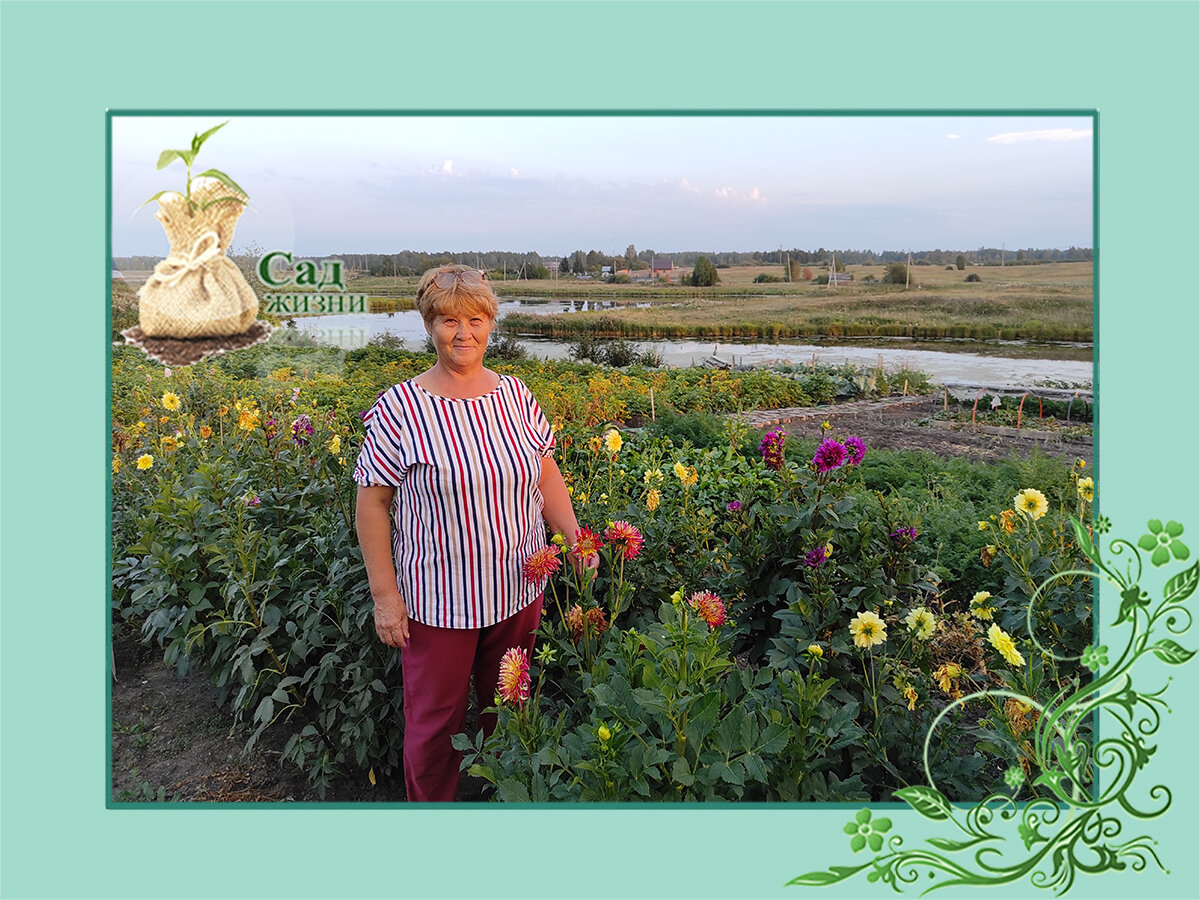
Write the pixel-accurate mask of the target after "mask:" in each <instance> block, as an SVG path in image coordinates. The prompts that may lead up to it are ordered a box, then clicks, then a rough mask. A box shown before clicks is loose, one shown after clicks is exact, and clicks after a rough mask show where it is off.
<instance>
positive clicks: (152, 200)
mask: <svg viewBox="0 0 1200 900" xmlns="http://www.w3.org/2000/svg"><path fill="white" fill-rule="evenodd" d="M173 193H174V191H159V192H158V193H157V194H155V195H154V196H153V197H151V198H150V199H149V200H147V201H146V203H153V202H154V201H155V200H157V199H158V198H159V197H161V196H162V195H163V194H173ZM146 203H143V204H142V206H145V205H146ZM142 206H139V207H138V209H141V208H142Z"/></svg>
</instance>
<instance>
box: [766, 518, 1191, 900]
mask: <svg viewBox="0 0 1200 900" xmlns="http://www.w3.org/2000/svg"><path fill="white" fill-rule="evenodd" d="M1106 524H1107V523H1106ZM1072 527H1073V528H1074V529H1075V534H1076V535H1077V536H1078V537H1079V544H1080V548H1081V549H1082V550H1083V552H1084V554H1085V555H1086V556H1087V557H1088V559H1089V561H1090V562H1091V563H1092V565H1093V566H1094V568H1093V569H1092V570H1091V572H1087V571H1082V570H1071V571H1068V572H1059V573H1055V574H1054V575H1051V576H1050V579H1049V580H1047V581H1046V582H1044V583H1043V584H1042V587H1041V588H1039V589H1038V592H1040V591H1041V590H1042V589H1043V588H1045V587H1046V585H1048V584H1050V583H1052V582H1053V581H1054V580H1055V579H1056V578H1061V577H1067V576H1075V575H1090V576H1091V577H1094V578H1097V579H1102V580H1103V581H1104V582H1106V583H1107V584H1108V585H1110V586H1111V587H1112V588H1114V589H1115V590H1116V592H1117V593H1118V594H1119V595H1120V597H1121V608H1120V612H1119V614H1118V616H1117V620H1116V621H1115V622H1113V623H1112V625H1111V626H1110V627H1111V628H1114V629H1116V628H1123V629H1125V635H1124V637H1123V638H1122V639H1121V640H1122V641H1123V645H1121V646H1118V647H1117V649H1116V651H1115V652H1114V653H1113V654H1112V655H1113V657H1114V658H1115V659H1116V663H1115V664H1114V665H1112V666H1110V665H1109V648H1108V646H1107V645H1103V644H1098V645H1094V646H1090V647H1088V648H1086V649H1085V650H1084V651H1083V653H1082V654H1081V656H1080V657H1079V658H1080V661H1081V662H1082V663H1083V665H1084V666H1086V667H1087V668H1088V669H1090V670H1091V671H1092V673H1093V675H1092V677H1091V678H1090V679H1088V680H1087V682H1086V683H1084V684H1080V685H1078V687H1077V688H1076V689H1075V690H1074V691H1073V692H1064V693H1063V694H1060V695H1059V696H1057V697H1055V698H1054V699H1053V700H1052V701H1050V702H1049V703H1048V704H1046V705H1045V706H1039V709H1040V710H1041V714H1040V715H1039V716H1038V718H1037V723H1036V725H1035V726H1034V732H1033V733H1032V735H1031V737H1030V738H1029V740H1030V748H1031V749H1032V758H1031V759H1030V764H1031V771H1030V775H1029V777H1028V784H1029V786H1030V788H1031V790H1032V791H1033V792H1034V794H1035V799H1033V800H1031V801H1030V802H1028V803H1023V804H1020V805H1018V804H1017V802H1016V796H1015V794H1005V793H1002V792H996V793H993V794H992V795H991V796H989V797H986V798H984V799H983V800H982V801H981V802H980V803H979V804H978V805H976V806H975V807H973V808H971V809H968V810H962V809H956V808H955V806H954V804H952V803H951V801H950V798H948V797H947V796H946V795H945V794H943V793H942V792H941V791H940V790H938V788H937V786H936V784H935V783H934V778H933V775H932V774H931V773H930V769H929V744H930V739H931V738H932V736H933V734H934V730H935V729H936V728H937V726H938V723H939V722H940V721H941V720H942V718H944V717H945V716H946V714H947V713H949V712H951V710H952V709H953V708H954V707H956V706H958V705H961V704H964V703H967V702H969V701H971V700H973V699H977V698H980V697H989V696H991V697H994V698H996V699H999V698H1001V697H1008V698H1011V699H1014V700H1016V701H1018V702H1020V703H1024V704H1027V705H1032V704H1036V701H1035V700H1033V699H1032V698H1030V697H1027V696H1025V695H1023V694H1019V693H1016V692H1013V691H1007V690H997V689H994V688H987V687H985V688H983V689H982V690H979V691H976V692H974V693H971V694H968V695H966V696H964V697H960V698H958V699H957V700H955V701H954V702H953V703H951V704H949V705H948V706H947V707H946V708H945V709H943V710H942V711H941V712H940V713H939V714H938V716H937V717H936V718H935V719H934V720H933V722H932V724H931V725H930V727H929V733H928V735H927V736H926V739H925V777H926V780H927V781H928V784H924V785H922V784H916V785H910V786H909V787H905V788H901V789H900V790H898V791H895V792H894V794H893V795H894V796H895V797H896V798H897V799H899V800H903V801H904V802H905V803H907V804H908V805H909V807H910V808H911V809H912V811H913V812H915V813H917V814H918V815H920V816H922V817H923V818H925V819H927V820H930V821H933V822H940V823H943V824H944V825H945V826H947V827H948V828H952V829H956V830H954V831H951V833H950V835H945V834H938V835H935V836H933V837H929V838H926V839H925V840H924V844H927V845H928V846H927V847H926V846H915V847H908V846H905V840H904V838H903V837H902V836H901V835H898V834H897V835H893V836H891V837H890V838H889V839H888V840H887V844H888V848H887V849H886V850H884V838H883V833H884V832H886V831H888V830H890V829H891V827H892V823H891V821H890V820H889V819H882V818H881V819H875V820H874V821H872V819H871V811H870V809H864V810H862V811H861V812H859V813H858V815H857V816H855V820H854V821H853V822H850V823H848V824H847V825H846V827H845V829H844V831H845V833H846V834H848V835H850V836H851V838H850V849H851V850H853V851H854V852H855V853H858V852H859V851H860V850H862V849H863V848H864V847H870V848H871V851H872V852H873V853H874V854H875V855H874V856H873V857H872V858H870V859H867V860H866V861H864V862H859V863H854V864H851V865H831V866H829V867H828V868H827V869H824V870H818V871H815V872H806V873H805V874H803V875H799V876H797V877H796V878H793V879H792V880H791V881H789V882H788V884H789V885H792V886H799V887H827V886H829V885H832V884H837V883H839V882H842V881H846V880H848V879H850V878H853V877H854V876H856V875H859V874H864V875H865V876H866V879H867V881H868V882H875V883H883V884H886V885H888V886H889V887H891V888H892V889H893V890H894V891H897V892H899V891H902V890H904V889H905V888H907V887H914V886H917V885H918V882H920V883H921V884H925V881H924V877H925V876H927V877H928V878H929V879H930V882H929V884H928V886H927V889H926V890H925V892H924V893H929V891H931V890H933V889H934V888H942V887H959V888H975V887H997V886H1000V885H1005V884H1013V883H1018V882H1028V883H1030V884H1032V885H1033V886H1034V887H1037V888H1040V889H1043V890H1051V891H1053V892H1054V893H1056V894H1058V895H1060V896H1061V895H1062V894H1065V893H1066V892H1067V891H1069V890H1070V888H1071V886H1072V885H1073V884H1074V883H1075V877H1076V875H1078V874H1080V873H1086V874H1099V873H1101V872H1105V871H1121V870H1129V869H1131V868H1132V869H1133V870H1135V871H1139V872H1140V871H1142V870H1143V869H1146V868H1148V867H1149V865H1150V864H1151V863H1153V864H1155V865H1157V866H1158V867H1159V868H1160V869H1163V870H1164V871H1165V868H1164V866H1163V864H1162V861H1161V860H1160V859H1159V858H1158V854H1157V852H1156V850H1155V844H1156V842H1155V841H1154V840H1153V839H1152V838H1151V837H1150V836H1149V835H1147V834H1144V833H1137V832H1135V835H1134V836H1130V835H1127V834H1125V827H1126V825H1128V824H1129V823H1130V821H1131V820H1136V821H1138V822H1144V821H1147V820H1150V819H1154V818H1157V817H1158V816H1161V815H1162V814H1163V813H1165V812H1166V811H1167V809H1168V808H1169V807H1170V806H1171V794H1170V791H1168V790H1167V789H1166V787H1165V786H1164V785H1161V784H1157V785H1155V784H1151V785H1147V786H1143V785H1140V784H1139V785H1137V786H1136V787H1135V782H1137V781H1139V780H1140V779H1139V776H1140V775H1141V774H1142V773H1143V772H1144V771H1145V769H1146V767H1147V765H1148V764H1149V762H1150V759H1151V757H1152V756H1153V755H1154V753H1155V752H1156V751H1157V750H1158V746H1157V744H1155V743H1153V738H1154V735H1155V733H1156V732H1157V731H1158V727H1159V725H1160V723H1161V721H1162V715H1163V713H1164V712H1166V711H1168V707H1167V705H1166V701H1164V700H1163V697H1162V695H1163V694H1164V693H1165V691H1166V687H1161V688H1158V689H1155V690H1153V691H1151V692H1141V691H1138V690H1136V689H1135V688H1134V687H1133V674H1132V672H1133V668H1134V666H1135V664H1137V663H1138V662H1139V660H1141V659H1145V658H1148V657H1153V658H1156V659H1157V660H1158V661H1159V662H1160V663H1163V664H1165V665H1168V666H1183V665H1188V664H1191V663H1193V662H1194V660H1195V657H1196V655H1197V652H1196V651H1195V650H1189V649H1187V648H1186V647H1184V646H1182V645H1180V644H1179V643H1178V642H1177V641H1176V640H1175V638H1176V637H1179V636H1180V635H1182V634H1183V633H1184V632H1186V631H1188V630H1189V629H1190V626H1191V623H1192V622H1193V621H1194V616H1195V614H1194V613H1192V612H1190V611H1189V610H1188V607H1187V601H1188V599H1189V598H1190V597H1192V595H1193V594H1195V593H1196V591H1197V588H1200V563H1194V564H1192V565H1191V566H1189V567H1188V568H1187V569H1186V570H1185V571H1181V572H1177V573H1176V574H1174V575H1173V576H1171V577H1170V578H1168V579H1167V580H1166V584H1165V585H1164V586H1163V590H1162V599H1161V600H1159V601H1155V600H1153V599H1152V598H1151V596H1150V593H1149V592H1148V591H1147V590H1145V589H1144V588H1143V587H1142V586H1141V585H1140V584H1139V581H1140V579H1141V575H1142V572H1143V569H1142V559H1141V553H1140V552H1139V548H1140V549H1141V550H1143V551H1147V552H1151V553H1152V554H1153V555H1152V557H1151V562H1153V563H1154V565H1155V566H1161V565H1165V564H1166V563H1168V562H1170V561H1171V557H1172V556H1174V557H1175V558H1176V559H1180V560H1182V559H1186V558H1187V556H1188V555H1189V553H1190V551H1189V550H1188V548H1187V547H1186V546H1184V544H1183V542H1182V541H1180V540H1179V536H1180V535H1181V534H1183V526H1182V525H1180V524H1179V523H1178V522H1168V523H1167V525H1166V527H1164V526H1163V525H1162V523H1161V522H1160V521H1159V520H1157V519H1151V520H1150V521H1149V523H1148V527H1149V529H1150V532H1151V533H1150V534H1147V535H1143V536H1142V538H1141V539H1140V540H1139V541H1138V542H1137V544H1136V545H1134V544H1132V543H1130V542H1129V541H1126V540H1114V541H1113V542H1112V543H1111V544H1110V545H1109V548H1110V552H1111V554H1112V558H1110V559H1105V558H1104V556H1103V548H1102V547H1101V545H1100V544H1098V543H1094V542H1093V541H1092V540H1091V539H1090V535H1088V532H1087V529H1086V528H1085V527H1084V525H1083V523H1081V522H1079V521H1076V520H1072ZM1096 531H1097V532H1099V531H1100V529H1099V528H1097V529H1096ZM1131 554H1132V557H1133V558H1132V559H1131V558H1130V555H1131ZM1118 563H1123V564H1124V565H1123V566H1119V565H1118ZM1122 568H1123V569H1124V571H1122ZM1038 592H1035V594H1034V596H1033V598H1031V600H1030V603H1031V604H1032V603H1033V602H1035V600H1036V597H1037V593H1038ZM1031 608H1032V607H1031ZM1181 623H1184V624H1181ZM1115 636H1116V635H1115V634H1114V637H1115ZM1031 638H1032V639H1033V642H1034V644H1035V645H1037V646H1039V647H1040V646H1041V645H1040V644H1038V642H1037V638H1036V636H1035V635H1033V634H1032V633H1031ZM1043 650H1044V648H1043ZM1047 656H1049V657H1050V658H1053V659H1062V657H1057V656H1054V655H1053V654H1050V653H1049V652H1048V651H1045V650H1044V652H1043V658H1045V657H1047ZM1168 682H1169V679H1168ZM1101 709H1102V710H1104V712H1105V713H1107V715H1108V717H1109V718H1110V719H1111V720H1112V721H1113V722H1114V723H1115V724H1114V726H1113V730H1112V733H1111V735H1112V736H1106V737H1104V738H1103V739H1102V740H1101V741H1100V742H1099V743H1098V744H1097V745H1096V746H1094V747H1093V746H1089V744H1088V743H1087V742H1086V741H1085V740H1083V739H1081V737H1080V735H1079V732H1078V730H1077V729H1078V726H1079V723H1080V722H1081V721H1083V720H1084V719H1085V718H1089V717H1091V716H1093V715H1094V714H1096V713H1097V712H1098V711H1100V710H1101ZM1100 758H1105V759H1108V760H1110V761H1111V762H1110V766H1109V768H1110V769H1112V771H1113V772H1115V773H1116V777H1112V778H1110V779H1108V780H1107V781H1106V782H1105V783H1104V784H1103V785H1100V784H1097V782H1096V779H1095V771H1094V767H1095V760H1098V759H1100ZM1003 777H1004V782H1005V784H1006V785H1007V786H1008V787H1009V788H1011V789H1012V790H1013V791H1014V792H1015V791H1018V790H1020V789H1021V788H1022V786H1024V785H1025V784H1026V776H1025V773H1024V770H1023V767H1022V766H1010V767H1009V768H1008V769H1007V770H1006V771H1005V772H1004V776H1003ZM1146 797H1149V798H1151V800H1152V802H1151V804H1150V805H1149V806H1143V805H1142V803H1144V802H1145V798H1146ZM1138 828H1139V830H1140V828H1141V826H1140V825H1139V826H1138ZM1009 841H1012V842H1013V844H1014V845H1016V843H1017V842H1018V841H1019V843H1020V844H1021V845H1024V849H1025V853H1026V854H1027V856H1026V858H1024V859H1022V858H1019V851H1016V850H1015V846H1014V850H1013V852H1012V853H1011V854H1010V853H1007V852H1006V848H1005V845H1006V843H1007V842H1009ZM935 879H936V880H935Z"/></svg>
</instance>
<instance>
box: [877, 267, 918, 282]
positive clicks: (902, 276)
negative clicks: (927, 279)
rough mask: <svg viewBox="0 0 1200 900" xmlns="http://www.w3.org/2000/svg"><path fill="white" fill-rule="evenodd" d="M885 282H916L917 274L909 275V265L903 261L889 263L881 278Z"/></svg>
mask: <svg viewBox="0 0 1200 900" xmlns="http://www.w3.org/2000/svg"><path fill="white" fill-rule="evenodd" d="M880 280H881V282H882V283H883V284H909V285H913V284H916V282H917V279H916V276H915V275H914V276H912V277H911V278H910V277H909V271H908V266H906V265H905V264H904V263H901V262H894V263H889V264H888V267H887V271H886V272H884V274H883V278H882V279H880Z"/></svg>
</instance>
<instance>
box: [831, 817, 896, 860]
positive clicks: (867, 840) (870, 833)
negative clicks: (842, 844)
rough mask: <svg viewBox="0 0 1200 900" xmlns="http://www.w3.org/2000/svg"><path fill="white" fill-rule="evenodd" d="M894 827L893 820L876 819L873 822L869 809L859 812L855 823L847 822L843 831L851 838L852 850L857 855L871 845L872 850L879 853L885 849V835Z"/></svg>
mask: <svg viewBox="0 0 1200 900" xmlns="http://www.w3.org/2000/svg"><path fill="white" fill-rule="evenodd" d="M891 827H892V820H891V819H876V820H875V821H874V822H872V821H871V811H870V810H869V809H862V810H859V812H858V815H856V816H855V817H854V821H853V822H847V823H846V827H845V828H843V829H842V831H844V832H845V833H846V834H849V835H853V837H851V838H850V849H851V850H853V851H854V852H855V853H857V852H858V851H859V850H861V849H862V848H863V847H866V846H868V845H870V847H871V850H872V851H873V852H875V853H878V852H879V851H880V850H881V849H882V848H883V835H884V834H885V833H886V832H887V831H889V830H890V829H891Z"/></svg>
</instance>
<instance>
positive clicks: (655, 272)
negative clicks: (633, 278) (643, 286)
mask: <svg viewBox="0 0 1200 900" xmlns="http://www.w3.org/2000/svg"><path fill="white" fill-rule="evenodd" d="M674 271H675V263H674V262H673V261H672V259H671V257H669V256H656V257H654V259H653V260H652V261H651V263H650V277H651V278H661V279H663V281H670V280H671V273H672V272H674Z"/></svg>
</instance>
